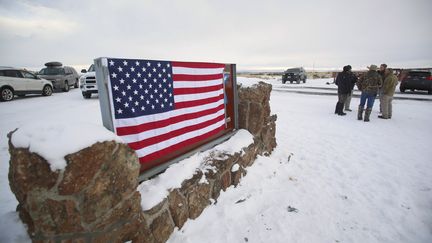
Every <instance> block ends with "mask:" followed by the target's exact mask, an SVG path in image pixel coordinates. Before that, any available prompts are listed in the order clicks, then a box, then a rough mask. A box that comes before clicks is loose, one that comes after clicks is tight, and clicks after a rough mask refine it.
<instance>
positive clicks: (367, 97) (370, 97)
mask: <svg viewBox="0 0 432 243" xmlns="http://www.w3.org/2000/svg"><path fill="white" fill-rule="evenodd" d="M376 96H377V94H376V93H369V92H362V93H361V96H360V107H364V105H365V104H366V101H367V106H366V108H367V109H372V106H373V105H374V102H375V98H376Z"/></svg>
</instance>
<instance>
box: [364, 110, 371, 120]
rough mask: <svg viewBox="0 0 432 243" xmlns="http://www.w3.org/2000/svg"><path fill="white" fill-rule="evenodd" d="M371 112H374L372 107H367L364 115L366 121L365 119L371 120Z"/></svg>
mask: <svg viewBox="0 0 432 243" xmlns="http://www.w3.org/2000/svg"><path fill="white" fill-rule="evenodd" d="M371 112H372V109H370V108H367V109H366V111H365V116H364V121H365V122H368V121H369V117H370V114H371Z"/></svg>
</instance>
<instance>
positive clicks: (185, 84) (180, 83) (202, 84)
mask: <svg viewBox="0 0 432 243" xmlns="http://www.w3.org/2000/svg"><path fill="white" fill-rule="evenodd" d="M220 84H222V79H221V78H218V79H215V80H208V81H199V82H197V81H177V82H174V89H177V88H200V87H208V86H215V85H220Z"/></svg>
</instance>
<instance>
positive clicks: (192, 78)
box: [173, 73, 223, 82]
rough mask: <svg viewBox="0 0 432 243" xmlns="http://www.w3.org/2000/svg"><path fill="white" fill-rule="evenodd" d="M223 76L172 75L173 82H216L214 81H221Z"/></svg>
mask: <svg viewBox="0 0 432 243" xmlns="http://www.w3.org/2000/svg"><path fill="white" fill-rule="evenodd" d="M222 78H223V74H222V73H218V74H201V75H200V74H197V75H191V74H173V80H174V81H175V82H181V81H208V80H216V79H222Z"/></svg>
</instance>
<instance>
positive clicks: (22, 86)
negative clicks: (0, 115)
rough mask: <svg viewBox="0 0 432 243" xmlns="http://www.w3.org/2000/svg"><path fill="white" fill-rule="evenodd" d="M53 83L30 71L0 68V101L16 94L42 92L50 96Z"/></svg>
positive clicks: (7, 99) (8, 99)
mask: <svg viewBox="0 0 432 243" xmlns="http://www.w3.org/2000/svg"><path fill="white" fill-rule="evenodd" d="M52 92H53V85H52V83H51V82H50V81H48V80H46V79H42V78H39V77H37V76H36V75H34V74H32V73H31V72H29V71H26V70H22V69H17V68H12V67H2V68H0V101H10V100H12V99H13V98H14V96H15V95H18V96H25V95H26V94H42V95H43V96H50V95H52Z"/></svg>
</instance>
